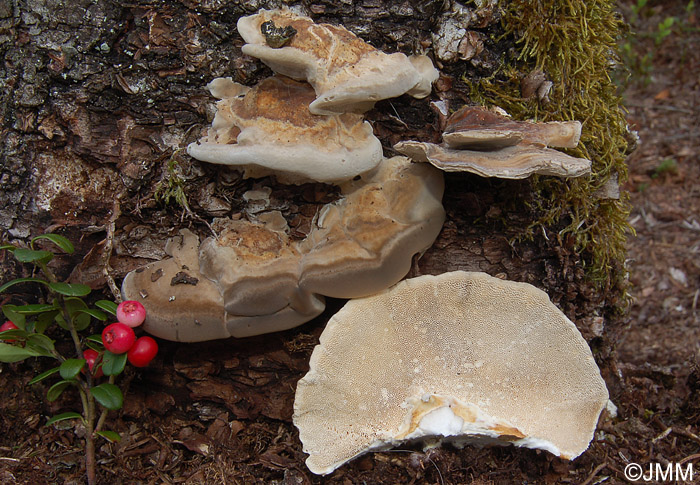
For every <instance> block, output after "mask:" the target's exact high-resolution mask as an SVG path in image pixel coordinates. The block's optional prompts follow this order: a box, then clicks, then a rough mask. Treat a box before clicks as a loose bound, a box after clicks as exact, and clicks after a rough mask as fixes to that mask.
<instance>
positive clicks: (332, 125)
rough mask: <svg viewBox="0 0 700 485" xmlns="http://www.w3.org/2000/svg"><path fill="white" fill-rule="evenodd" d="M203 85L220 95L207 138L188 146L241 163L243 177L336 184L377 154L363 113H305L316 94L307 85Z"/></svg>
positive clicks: (281, 81) (208, 158) (199, 154)
mask: <svg viewBox="0 0 700 485" xmlns="http://www.w3.org/2000/svg"><path fill="white" fill-rule="evenodd" d="M208 88H209V90H210V92H211V93H212V95H214V96H216V97H219V98H220V99H221V101H218V102H217V105H216V115H215V117H214V121H213V123H212V126H211V128H210V129H209V132H208V134H207V136H205V137H204V138H203V139H202V140H201V141H200V142H198V143H192V144H190V145H189V146H188V147H187V152H188V153H189V154H190V155H191V156H193V157H194V158H196V159H198V160H202V161H205V162H210V163H218V164H224V165H231V166H235V167H240V168H242V169H243V170H244V172H245V176H246V177H261V176H265V175H270V174H276V175H277V178H278V179H279V180H280V181H281V182H285V183H301V182H308V181H318V182H327V183H335V182H340V181H343V180H348V179H351V178H353V177H355V176H357V175H359V174H361V173H364V172H367V171H368V170H371V169H372V168H374V167H375V166H376V165H377V164H378V163H379V162H380V160H381V159H382V147H381V143H380V142H379V140H378V139H377V138H376V137H375V136H374V135H373V133H372V127H371V126H370V124H369V123H367V122H366V121H363V120H362V116H361V115H357V114H352V113H346V114H340V115H333V116H317V115H313V114H311V113H310V112H309V109H308V105H309V103H310V102H311V101H313V99H314V98H315V94H314V90H313V89H312V88H311V86H309V85H308V84H306V83H300V82H297V81H294V80H292V79H289V78H286V77H283V76H273V77H270V78H267V79H265V80H263V81H262V82H260V83H259V84H258V85H257V86H255V87H254V88H252V89H248V88H246V87H244V86H241V85H240V84H237V83H234V82H233V81H232V80H231V79H230V78H219V79H215V80H214V81H212V82H211V83H210V84H209V85H208Z"/></svg>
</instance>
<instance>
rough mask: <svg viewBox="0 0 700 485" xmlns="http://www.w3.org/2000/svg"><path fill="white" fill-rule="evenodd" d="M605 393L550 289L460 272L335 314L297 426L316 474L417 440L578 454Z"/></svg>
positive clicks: (303, 394) (300, 398) (400, 287)
mask: <svg viewBox="0 0 700 485" xmlns="http://www.w3.org/2000/svg"><path fill="white" fill-rule="evenodd" d="M607 400H608V392H607V389H606V387H605V383H604V381H603V379H602V378H601V376H600V372H599V370H598V368H597V366H596V364H595V361H594V359H593V356H592V354H591V351H590V348H589V347H588V345H587V344H586V341H585V340H584V339H583V337H582V336H581V334H580V333H579V331H578V330H577V329H576V327H575V325H574V324H573V323H572V322H571V321H570V320H569V319H567V318H566V316H565V315H564V314H563V313H562V312H561V311H559V310H558V309H557V308H556V307H555V306H554V305H553V304H552V303H551V302H550V301H549V298H548V297H547V295H546V294H545V293H544V292H543V291H541V290H539V289H537V288H535V287H533V286H531V285H529V284H526V283H516V282H511V281H503V280H500V279H497V278H493V277H491V276H488V275H486V274H484V273H467V272H462V271H456V272H452V273H445V274H442V275H439V276H421V277H418V278H414V279H409V280H405V281H402V282H401V283H399V284H397V285H396V286H394V287H393V288H390V289H388V290H385V291H383V292H381V293H379V294H376V295H373V296H369V297H367V298H361V299H356V300H351V301H349V302H348V303H347V304H346V305H345V306H344V307H343V308H342V309H341V310H340V311H339V312H338V313H337V314H336V315H334V316H333V317H332V318H331V319H330V321H329V323H328V325H327V326H326V328H325V330H324V331H323V333H322V335H321V339H320V343H319V345H318V346H317V347H316V348H315V349H314V351H313V354H312V355H311V362H310V370H309V372H308V373H307V374H306V376H304V377H303V378H302V379H301V380H300V381H299V383H298V386H297V392H296V398H295V402H294V424H295V425H296V426H297V428H299V437H300V438H301V441H302V443H303V445H304V451H305V452H306V453H309V457H308V459H307V460H306V463H307V465H308V467H309V469H310V470H311V471H312V472H314V473H317V474H327V473H330V472H332V471H333V470H335V469H336V468H338V467H339V466H340V465H342V464H343V463H345V462H347V461H348V460H351V459H353V458H355V457H357V456H359V455H361V454H363V453H366V452H368V451H376V450H382V449H387V448H390V447H392V446H395V445H397V444H399V443H403V442H407V441H415V440H432V441H433V442H434V441H435V440H438V441H439V440H446V441H448V442H453V443H455V444H457V445H458V446H461V445H464V444H467V443H477V444H509V443H510V444H514V445H516V446H524V447H528V448H537V449H543V450H546V451H549V452H551V453H553V454H555V455H558V456H560V457H562V458H565V459H573V458H575V457H576V456H578V455H580V454H581V453H582V452H583V451H585V450H586V448H587V447H588V445H589V443H590V441H591V439H592V437H593V433H594V431H595V427H596V423H597V420H598V416H599V415H600V412H601V410H602V409H603V407H604V406H605V405H606V403H607Z"/></svg>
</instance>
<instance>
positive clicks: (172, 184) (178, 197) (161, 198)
mask: <svg viewBox="0 0 700 485" xmlns="http://www.w3.org/2000/svg"><path fill="white" fill-rule="evenodd" d="M182 152H183V149H182V148H179V149H177V150H175V151H173V153H172V155H171V156H170V158H169V159H168V163H167V166H166V167H165V170H164V171H163V176H162V177H161V179H160V180H159V181H158V183H157V184H156V187H155V191H154V193H153V198H154V199H155V200H156V202H159V203H162V204H164V205H170V203H171V201H173V202H175V203H176V204H177V205H179V206H181V207H182V208H183V209H184V210H185V212H186V213H188V214H189V213H191V210H190V206H189V204H188V202H187V195H186V194H185V180H184V177H183V176H182V172H181V168H180V164H179V163H178V160H177V158H178V155H180V154H181V153H182Z"/></svg>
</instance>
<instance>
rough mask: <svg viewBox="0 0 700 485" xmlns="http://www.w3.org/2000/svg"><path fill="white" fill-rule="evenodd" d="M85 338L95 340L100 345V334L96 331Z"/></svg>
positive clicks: (90, 340)
mask: <svg viewBox="0 0 700 485" xmlns="http://www.w3.org/2000/svg"><path fill="white" fill-rule="evenodd" d="M85 340H87V341H89V342H95V343H96V344H100V345H102V335H100V334H98V333H96V334H95V335H90V336H88V337H85Z"/></svg>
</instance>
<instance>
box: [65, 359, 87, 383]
mask: <svg viewBox="0 0 700 485" xmlns="http://www.w3.org/2000/svg"><path fill="white" fill-rule="evenodd" d="M83 367H85V359H66V360H64V361H63V362H61V366H60V367H59V368H60V372H61V377H63V378H64V379H65V380H70V379H75V376H77V375H78V374H80V371H81V370H82V369H83Z"/></svg>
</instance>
